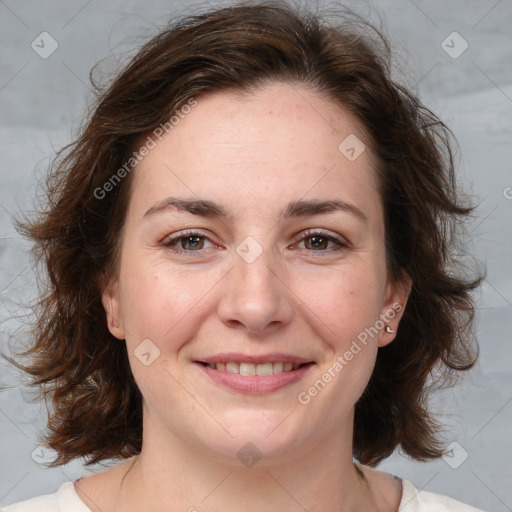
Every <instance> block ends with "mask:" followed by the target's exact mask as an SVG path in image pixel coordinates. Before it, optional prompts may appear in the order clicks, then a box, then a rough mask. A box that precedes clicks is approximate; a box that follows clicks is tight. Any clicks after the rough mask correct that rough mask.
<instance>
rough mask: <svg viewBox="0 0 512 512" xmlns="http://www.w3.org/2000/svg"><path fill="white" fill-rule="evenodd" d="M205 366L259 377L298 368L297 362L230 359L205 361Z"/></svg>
mask: <svg viewBox="0 0 512 512" xmlns="http://www.w3.org/2000/svg"><path fill="white" fill-rule="evenodd" d="M206 366H208V367H210V368H214V369H217V370H222V371H226V372H229V373H238V374H240V375H245V376H254V375H258V376H261V377H264V376H268V375H277V374H278V373H282V372H291V371H293V370H297V369H298V368H299V366H300V365H299V364H293V363H260V364H253V363H237V362H233V361H230V362H229V363H216V364H210V363H207V364H206Z"/></svg>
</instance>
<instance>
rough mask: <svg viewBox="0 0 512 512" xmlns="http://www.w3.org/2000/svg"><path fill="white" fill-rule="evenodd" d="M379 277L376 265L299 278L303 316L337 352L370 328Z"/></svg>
mask: <svg viewBox="0 0 512 512" xmlns="http://www.w3.org/2000/svg"><path fill="white" fill-rule="evenodd" d="M381 281H382V276H381V275H380V274H379V269H378V266H377V265H373V264H371V262H369V263H367V264H358V263H354V264H347V265H346V266H345V267H338V268H336V269H332V271H329V272H323V273H318V272H316V273H315V274H310V275H309V276H308V275H302V276H301V279H300V280H297V283H296V288H295V289H296V290H297V296H298V297H299V298H300V299H301V301H303V302H304V304H305V305H306V306H307V307H306V308H304V312H305V313H304V314H306V312H307V311H309V313H308V318H309V319H310V322H311V323H312V324H313V325H317V326H318V329H319V331H320V332H319V334H320V336H321V338H322V339H324V340H325V341H326V342H327V343H328V344H330V345H331V346H332V348H333V349H334V350H335V351H336V352H338V351H340V350H344V347H345V346H346V345H347V343H348V344H350V341H351V340H353V339H355V338H357V336H358V335H359V334H360V333H361V332H363V331H364V329H366V328H368V327H370V326H372V325H373V324H374V323H375V321H376V320H377V319H378V315H379V313H380V308H381V297H382V290H383V287H382V282H381Z"/></svg>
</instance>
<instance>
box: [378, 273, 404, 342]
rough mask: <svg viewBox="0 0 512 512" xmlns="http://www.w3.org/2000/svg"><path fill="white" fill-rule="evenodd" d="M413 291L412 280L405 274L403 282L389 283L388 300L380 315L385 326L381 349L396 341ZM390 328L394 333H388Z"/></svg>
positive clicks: (381, 331) (380, 333)
mask: <svg viewBox="0 0 512 512" xmlns="http://www.w3.org/2000/svg"><path fill="white" fill-rule="evenodd" d="M411 289H412V279H411V278H410V277H409V275H408V274H406V273H405V272H404V274H403V278H402V280H400V281H397V282H393V283H391V282H390V283H388V285H387V290H386V300H385V302H384V306H383V308H382V311H381V314H380V319H381V320H382V322H383V323H384V326H383V328H382V329H381V330H380V332H379V340H378V345H379V347H385V346H386V345H388V344H389V343H391V342H392V341H393V340H394V339H395V336H396V333H397V332H398V326H399V324H400V320H401V318H402V316H403V314H404V311H405V306H406V305H407V300H408V299H409V295H410V293H411ZM388 326H389V328H390V329H391V330H392V331H393V332H387V330H386V328H387V327H388Z"/></svg>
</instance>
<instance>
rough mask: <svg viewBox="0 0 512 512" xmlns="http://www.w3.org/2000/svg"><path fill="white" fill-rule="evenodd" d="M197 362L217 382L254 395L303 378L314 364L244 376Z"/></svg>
mask: <svg viewBox="0 0 512 512" xmlns="http://www.w3.org/2000/svg"><path fill="white" fill-rule="evenodd" d="M195 364H196V366H198V367H199V368H200V369H201V370H202V371H203V372H204V373H206V375H208V377H210V378H211V379H212V380H214V381H215V382H217V383H219V384H222V385H224V386H226V387H228V388H231V389H234V390H235V391H240V392H242V393H248V394H253V395H264V394H266V393H271V392H272V391H277V390H278V389H282V388H284V387H286V386H289V385H290V384H293V383H295V382H297V381H299V380H301V379H302V377H304V375H305V374H306V373H307V372H308V370H309V369H310V368H311V367H312V366H313V365H314V363H308V364H305V365H304V366H301V367H300V368H298V369H297V370H293V371H290V372H281V373H277V374H274V375H265V376H260V375H254V376H252V375H251V376H244V375H240V374H239V373H230V372H227V371H225V370H214V369H213V368H210V367H209V366H205V365H203V364H201V363H195Z"/></svg>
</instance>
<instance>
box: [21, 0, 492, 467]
mask: <svg viewBox="0 0 512 512" xmlns="http://www.w3.org/2000/svg"><path fill="white" fill-rule="evenodd" d="M335 14H336V16H334V17H333V18H329V19H327V18H326V17H325V18H324V17H321V16H318V15H315V14H313V13H311V12H310V11H308V10H306V9H304V8H296V7H292V6H290V5H287V4H285V3H283V2H260V3H238V4H237V5H233V6H231V7H225V8H222V9H216V10H212V11H210V12H205V13H202V14H199V15H192V16H187V17H184V18H182V19H180V20H179V21H178V22H174V23H173V24H171V25H169V26H168V27H166V28H165V29H163V30H161V32H159V33H158V35H156V36H155V37H154V38H153V39H151V40H150V41H149V42H148V43H146V44H145V45H144V46H143V47H142V48H141V49H140V51H139V52H138V53H137V54H136V55H135V57H133V59H132V60H131V61H130V62H129V63H128V64H127V65H126V66H125V67H124V69H123V70H122V71H121V72H120V73H119V74H118V76H117V77H116V78H115V79H114V80H113V81H112V82H111V83H110V85H108V86H107V87H104V88H103V89H100V88H97V99H96V101H95V103H94V105H92V107H91V109H90V111H89V114H88V116H87V117H86V118H85V120H84V124H83V126H82V128H81V131H80V133H79V136H78V138H77V139H76V140H75V141H74V142H73V143H71V144H69V145H68V146H66V147H64V148H63V149H62V150H61V151H59V152H58V154H57V156H56V158H55V159H54V161H53V163H52V165H51V167H50V171H49V175H48V180H47V184H46V185H47V186H46V195H45V197H46V199H47V200H46V201H45V204H44V207H43V208H42V209H41V211H39V212H38V213H37V215H36V216H34V217H32V218H29V219H25V220H23V221H20V222H19V223H18V228H19V230H20V231H21V232H22V233H23V234H24V235H25V236H27V237H29V238H30V239H31V240H32V241H33V242H34V248H33V251H34V255H35V257H36V262H38V263H39V264H41V263H42V264H43V265H44V271H45V272H44V275H45V276H46V277H47V279H45V281H44V283H43V284H44V290H43V292H42V294H41V297H40V300H39V301H38V302H37V305H36V306H35V311H34V312H35V315H36V323H35V326H34V329H33V332H32V334H33V341H32V342H31V344H30V346H29V348H28V350H26V351H25V352H23V353H22V354H19V355H20V356H23V357H28V358H29V361H28V362H26V363H24V364H21V363H20V362H18V363H15V364H17V365H18V366H19V367H21V368H23V369H24V370H25V371H26V372H28V374H30V376H31V378H30V383H31V384H32V385H34V386H40V389H41V394H42V395H43V396H44V397H45V398H46V399H47V402H48V405H49V420H48V432H47V435H46V442H47V443H48V444H49V445H50V446H51V447H52V448H53V449H55V450H56V451H57V452H58V459H57V460H56V462H55V464H63V463H66V462H68V461H70V460H72V459H74V458H78V457H85V459H86V460H87V461H88V464H91V463H94V462H99V461H102V460H105V459H111V458H114V459H116V458H126V457H130V456H132V455H135V454H137V453H139V452H140V449H141V444H142V400H143V398H142V396H141V393H140V391H139V389H138V388H137V385H136V383H135V381H134V379H133V376H132V374H131V371H130V367H129V364H128V357H127V353H126V346H125V345H124V344H123V343H120V342H119V341H118V340H117V339H116V338H114V337H113V336H112V335H111V334H110V332H109V330H108V328H107V323H106V315H105V311H104V309H103V306H102V303H101V292H102V290H103V286H104V285H105V283H106V282H107V280H108V278H109V277H111V276H112V275H115V274H116V272H117V263H118V256H119V245H120V243H119V242H120V238H121V236H120V235H121V231H122V228H123V224H124V220H125V213H126V211H127V205H128V201H129V199H130V186H131V183H132V173H130V172H128V173H126V176H125V177H124V178H123V179H122V180H119V181H118V182H116V183H115V186H112V187H110V188H109V191H108V193H103V192H102V193H101V194H100V193H98V190H100V189H102V190H105V188H104V184H105V183H106V182H108V181H109V180H112V177H113V176H114V175H115V174H116V172H118V170H119V169H120V168H122V167H123V165H124V164H125V163H126V162H127V161H129V159H130V157H131V156H132V155H133V152H134V151H135V150H137V149H138V147H140V141H141V140H142V137H145V136H146V135H147V134H150V133H151V132H152V131H153V130H154V129H155V128H157V127H158V126H159V125H161V124H164V123H166V122H167V121H168V120H169V118H170V116H171V115H172V114H173V113H174V112H175V111H177V110H178V109H180V108H181V107H183V106H184V105H185V104H186V103H187V102H189V101H190V100H191V99H192V98H195V99H196V100H198V101H200V98H201V96H202V95H205V94H207V93H214V92H219V91H226V90H237V91H241V92H244V91H246V92H250V91H254V90H258V89H259V88H262V87H265V85H267V84H269V83H273V82H278V81H279V82H286V83H289V84H291V85H302V86H307V87H310V88H312V89H313V90H315V91H317V92H318V94H320V95H323V96H324V97H326V98H328V99H329V100H331V101H332V102H333V103H335V104H338V105H341V106H342V107H343V108H345V109H348V110H349V111H350V112H352V114H354V115H355V116H356V117H357V119H358V120H359V121H360V123H361V124H362V126H363V127H364V129H365V132H366V134H367V137H368V141H367V142H368V144H367V146H368V147H369V148H370V150H371V151H372V153H373V155H374V156H375V157H376V161H377V164H376V169H375V172H376V173H377V177H378V183H379V188H380V190H379V192H380V194H381V197H382V199H383V204H384V210H385V213H384V215H385V236H386V260H387V268H388V274H389V278H390V279H391V280H392V281H394V282H399V281H400V280H404V276H406V275H407V276H409V277H410V279H411V280H412V289H411V294H410V297H409V300H408V303H407V307H406V309H405V312H404V315H403V318H402V320H401V323H400V327H399V330H398V332H397V336H396V339H395V340H394V341H393V343H391V344H389V345H387V346H386V347H383V348H380V349H379V351H378V355H377V361H376V366H375V368H374V371H373V374H372V376H371V379H370V382H369V384H368V386H367V388H366V390H365V392H364V393H363V395H362V396H361V398H360V399H359V401H358V402H357V404H356V406H355V425H354V456H355V457H356V458H357V459H358V460H359V461H360V462H361V463H363V464H368V465H376V464H377V463H379V462H380V461H381V460H382V459H383V458H385V457H387V456H389V455H390V454H391V453H392V452H393V450H394V449H395V448H396V447H397V446H400V447H401V448H402V450H403V451H404V452H405V453H407V454H408V455H410V456H411V457H413V458H415V459H418V460H426V459H429V458H435V457H439V456H440V455H441V454H442V443H441V441H440V440H439V437H440V436H439V433H440V431H441V428H440V424H439V423H438V422H437V420H435V418H434V417H433V415H432V413H431V412H429V410H428V407H427V399H428V396H429V393H430V391H431V389H432V384H433V383H434V382H435V383H437V384H439V383H442V384H443V385H449V384H451V383H452V382H453V377H454V376H455V375H458V371H460V370H467V369H469V368H471V367H472V366H473V365H474V363H475V361H476V359H477V356H478V345H477V343H476V340H475V339H474V335H473V329H472V323H473V318H474V302H473V298H472V296H471V294H470V292H471V290H473V289H474V288H476V287H477V286H478V285H479V284H480V283H481V280H482V277H481V276H471V275H469V274H467V273H466V272H464V273H462V271H461V268H462V267H461V266H460V265H458V266H457V265H456V260H455V259H454V255H456V254H455V252H454V251H455V250H456V242H457V240H458V239H459V238H458V233H459V229H458V228H459V227H460V226H461V225H462V221H463V220H464V219H465V218H466V217H467V216H469V215H470V214H471V212H472V210H473V208H474V207H473V206H472V205H470V204H469V203H468V202H467V200H466V199H465V197H464V198H463V199H462V198H461V194H460V191H459V189H458V185H457V183H456V174H455V169H454V157H453V154H454V152H453V149H452V147H453V140H452V139H453V137H452V135H451V132H450V131H449V129H448V128H447V127H446V126H445V125H444V124H443V122H441V121H440V119H439V118H437V117H436V116H435V115H434V114H433V113H432V112H431V111H430V110H429V109H427V108H426V107H425V106H424V105H422V103H421V102H420V101H419V100H418V98H417V96H416V95H415V94H413V93H412V92H410V91H409V90H407V89H406V88H404V87H403V86H401V85H400V84H398V83H396V82H395V81H394V79H392V78H391V74H392V66H391V59H390V57H391V53H392V52H391V49H390V45H389V43H388V42H387V40H386V38H385V37H384V36H383V35H382V33H381V32H380V31H379V30H378V29H377V28H375V27H373V26H371V25H370V24H369V23H368V22H366V21H364V20H362V19H361V18H360V17H358V16H357V15H355V14H354V13H347V12H346V11H339V10H338V11H337V13H335ZM329 20H330V21H329ZM111 183H112V181H111ZM439 385H440V384H439Z"/></svg>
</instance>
